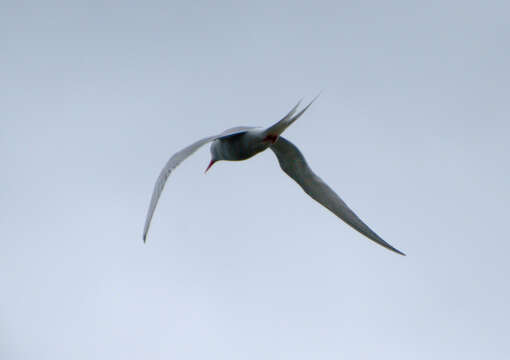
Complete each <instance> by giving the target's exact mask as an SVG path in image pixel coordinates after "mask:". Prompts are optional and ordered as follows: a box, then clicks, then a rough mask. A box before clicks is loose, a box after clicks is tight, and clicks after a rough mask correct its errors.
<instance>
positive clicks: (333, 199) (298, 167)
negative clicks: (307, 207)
mask: <svg viewBox="0 0 510 360" xmlns="http://www.w3.org/2000/svg"><path fill="white" fill-rule="evenodd" d="M271 150H273V152H274V153H275V154H276V157H277V158H278V162H279V163H280V167H281V168H282V170H283V171H284V172H285V173H286V174H287V175H289V176H290V177H291V178H292V179H294V180H295V181H296V182H297V183H298V184H299V186H301V187H302V188H303V190H304V191H305V192H306V193H307V194H308V195H310V196H311V197H312V198H313V199H314V200H315V201H317V202H319V203H320V204H321V205H323V206H325V207H326V208H327V209H329V210H330V211H331V212H332V213H333V214H335V215H336V216H338V217H339V218H340V219H342V220H343V221H345V222H346V223H347V224H349V225H350V226H351V227H353V228H354V229H355V230H357V231H359V232H360V233H362V234H363V235H365V236H366V237H367V238H369V239H370V240H372V241H374V242H376V243H377V244H379V245H381V246H384V247H385V248H387V249H389V250H391V251H394V252H396V253H397V254H400V255H405V254H404V253H403V252H401V251H399V250H397V249H395V248H394V247H393V246H391V245H390V244H388V243H387V242H386V241H384V240H383V239H381V237H380V236H379V235H377V234H376V233H375V232H373V231H372V230H371V229H370V228H369V227H368V226H367V225H366V224H365V223H364V222H363V221H361V219H360V218H359V217H358V216H357V215H356V214H355V213H354V212H353V211H352V210H351V209H350V208H349V207H348V206H347V205H346V204H345V202H343V200H342V199H340V197H339V196H338V195H337V194H336V193H335V192H334V191H333V190H332V189H331V188H330V187H329V186H328V184H326V183H325V182H324V181H322V179H321V178H320V177H318V176H317V175H315V173H314V172H313V171H312V169H310V167H309V166H308V164H307V163H306V160H305V158H304V157H303V155H302V154H301V152H300V151H299V149H298V148H297V147H296V146H295V145H294V144H292V143H291V142H290V141H288V140H287V139H285V138H283V137H280V138H279V139H278V140H277V141H276V142H275V143H274V144H273V145H272V146H271Z"/></svg>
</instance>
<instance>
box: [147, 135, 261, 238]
mask: <svg viewBox="0 0 510 360" xmlns="http://www.w3.org/2000/svg"><path fill="white" fill-rule="evenodd" d="M249 129H251V127H245V126H242V127H236V128H232V129H228V130H225V131H224V132H222V133H221V134H218V135H214V136H209V137H206V138H203V139H201V140H198V141H196V142H194V143H193V144H191V145H189V146H187V147H185V148H184V149H182V150H181V151H179V152H177V153H175V154H174V155H172V157H171V158H170V159H169V160H168V161H167V163H166V165H165V167H164V168H163V169H162V170H161V173H160V174H159V177H158V180H156V184H155V185H154V190H153V192H152V197H151V202H150V204H149V210H148V211H147V217H146V219H145V227H144V229H143V241H144V242H145V240H146V239H147V232H148V231H149V226H150V224H151V220H152V216H153V215H154V210H156V205H157V204H158V200H159V197H160V196H161V193H162V192H163V188H164V187H165V183H166V180H167V179H168V177H169V176H170V174H171V173H172V171H173V170H174V169H175V168H176V167H177V166H179V164H180V163H181V162H183V161H184V160H185V159H186V158H188V157H189V156H190V155H191V154H193V153H194V152H195V151H197V150H198V149H199V148H200V147H201V146H203V145H205V144H207V143H208V142H211V141H214V140H216V139H220V138H224V137H228V136H231V135H236V134H240V133H243V132H246V131H247V130H249Z"/></svg>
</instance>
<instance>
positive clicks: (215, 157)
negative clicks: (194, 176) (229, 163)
mask: <svg viewBox="0 0 510 360" xmlns="http://www.w3.org/2000/svg"><path fill="white" fill-rule="evenodd" d="M219 160H223V156H222V154H221V151H220V147H219V142H218V141H214V142H213V143H212V144H211V161H210V162H209V165H208V166H207V168H206V169H205V171H204V172H207V170H209V169H210V168H211V166H213V165H214V163H215V162H216V161H219Z"/></svg>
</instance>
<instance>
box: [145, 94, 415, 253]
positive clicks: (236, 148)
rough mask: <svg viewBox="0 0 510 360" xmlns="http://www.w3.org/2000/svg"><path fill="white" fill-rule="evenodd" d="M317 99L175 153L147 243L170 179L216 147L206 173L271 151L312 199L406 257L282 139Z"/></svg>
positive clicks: (161, 182) (157, 188)
mask: <svg viewBox="0 0 510 360" xmlns="http://www.w3.org/2000/svg"><path fill="white" fill-rule="evenodd" d="M316 99H317V97H315V98H314V99H313V100H312V101H311V102H310V103H309V104H308V105H307V106H305V107H304V108H303V109H302V110H301V111H299V112H298V113H297V114H296V111H297V109H298V107H299V104H300V103H301V101H299V102H298V103H297V104H296V106H294V107H293V108H292V109H291V110H290V111H289V113H288V114H287V115H285V116H284V117H283V118H282V119H281V120H280V121H278V122H277V123H276V124H274V125H272V126H270V127H268V128H267V129H264V128H261V127H251V126H240V127H235V128H231V129H228V130H225V131H224V132H222V133H220V134H218V135H213V136H209V137H206V138H203V139H201V140H198V141H196V142H194V143H193V144H191V145H189V146H187V147H185V148H184V149H182V150H181V151H179V152H177V153H175V154H174V155H173V156H172V157H171V158H170V159H169V160H168V162H167V163H166V165H165V167H164V168H163V170H161V173H160V174H159V177H158V179H157V181H156V184H155V185H154V191H153V193H152V198H151V201H150V204H149V209H148V211H147V217H146V220H145V227H144V230H143V241H144V242H145V241H146V240H147V232H148V231H149V226H150V223H151V219H152V216H153V215H154V210H155V209H156V205H157V203H158V200H159V197H160V195H161V192H162V191H163V188H164V186H165V183H166V181H167V179H168V176H169V175H170V174H171V173H172V171H173V170H174V169H175V168H176V167H177V166H178V165H179V164H180V163H181V162H182V161H184V160H185V159H186V158H187V157H189V156H190V155H191V154H193V153H194V152H195V151H197V150H198V149H199V148H200V147H201V146H203V145H205V144H207V143H212V144H211V148H210V149H211V161H210V162H209V165H208V166H207V168H206V169H205V171H206V172H207V171H208V170H209V169H210V168H211V166H212V165H213V164H214V163H215V162H217V161H220V160H229V161H239V160H246V159H249V158H251V157H252V156H254V155H256V154H258V153H260V152H262V151H264V150H266V149H267V148H269V149H271V150H272V151H273V152H274V153H275V155H276V158H277V159H278V162H279V164H280V167H281V168H282V170H283V171H284V172H285V173H286V174H287V175H289V176H290V177H291V178H292V179H293V180H294V181H295V182H297V183H298V184H299V186H301V187H302V188H303V190H304V191H305V192H306V193H307V194H308V195H310V197H312V199H314V200H316V201H317V202H319V203H320V204H321V205H323V206H324V207H326V208H327V209H329V210H330V211H331V212H332V213H333V214H335V215H336V216H338V217H339V218H340V219H342V220H343V221H345V222H346V223H347V224H348V225H350V226H351V227H352V228H354V229H355V230H357V231H359V232H360V233H361V234H363V235H365V236H366V237H367V238H369V239H370V240H372V241H374V242H375V243H377V244H379V245H381V246H384V247H385V248H387V249H389V250H391V251H393V252H396V253H397V254H400V255H405V254H404V253H403V252H401V251H400V250H397V249H396V248H394V247H393V246H391V245H390V244H388V243H387V242H386V241H384V240H383V239H382V238H381V237H380V236H379V235H377V234H376V233H375V232H373V231H372V230H371V229H370V228H369V227H368V226H367V225H366V224H365V223H364V222H363V221H361V219H360V218H359V217H358V216H357V215H356V214H355V213H354V212H353V211H352V210H351V209H350V208H349V207H348V206H347V204H345V202H344V201H343V200H342V199H341V198H340V197H339V196H338V195H337V194H336V193H335V192H334V191H333V190H332V189H331V188H330V187H329V186H328V184H326V183H325V182H324V181H323V180H322V179H321V178H320V177H318V176H317V175H316V174H315V173H314V172H313V171H312V169H310V167H309V166H308V164H307V163H306V160H305V158H304V157H303V154H301V152H300V151H299V149H298V148H297V147H296V146H295V145H294V144H293V143H291V142H290V141H289V140H287V139H285V138H284V137H283V136H281V134H282V133H283V132H284V131H285V129H287V128H288V127H289V126H290V125H291V124H292V123H294V121H296V120H297V119H299V118H300V117H301V115H303V113H304V112H305V111H306V110H307V109H308V108H309V107H310V105H312V103H313V102H314V101H315V100H316Z"/></svg>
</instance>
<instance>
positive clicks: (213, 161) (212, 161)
mask: <svg viewBox="0 0 510 360" xmlns="http://www.w3.org/2000/svg"><path fill="white" fill-rule="evenodd" d="M215 162H216V160H211V162H210V163H209V166H208V167H207V169H205V171H204V173H206V172H207V170H209V169H210V168H211V166H213V164H214V163H215Z"/></svg>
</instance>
